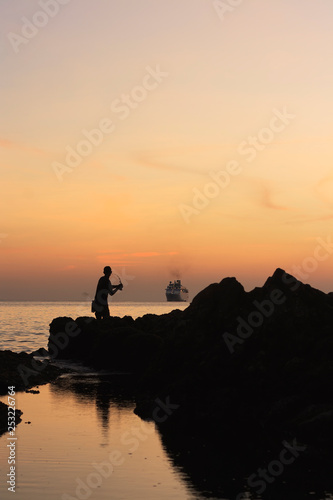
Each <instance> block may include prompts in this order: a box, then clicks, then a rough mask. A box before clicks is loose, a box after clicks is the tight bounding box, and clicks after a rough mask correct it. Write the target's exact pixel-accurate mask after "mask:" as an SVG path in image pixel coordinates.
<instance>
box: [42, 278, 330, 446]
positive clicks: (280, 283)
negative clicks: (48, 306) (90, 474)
mask: <svg viewBox="0 0 333 500" xmlns="http://www.w3.org/2000/svg"><path fill="white" fill-rule="evenodd" d="M68 324H69V325H70V327H69V326H68ZM66 325H67V329H68V328H69V329H71V328H72V329H73V332H79V333H77V335H74V336H73V335H72V336H70V335H67V337H68V338H67V340H66V339H63V342H64V344H63V347H61V346H60V344H61V335H60V336H59V335H58V337H59V338H57V334H59V333H60V334H61V332H64V331H66ZM332 326H333V299H332V295H331V294H325V293H323V292H322V291H320V290H316V289H314V288H312V287H311V286H309V285H305V284H303V283H301V282H300V281H298V280H297V279H296V278H294V277H293V276H291V275H289V274H287V273H285V272H284V271H283V270H282V269H277V270H276V271H275V272H274V274H273V275H272V276H271V277H269V278H268V279H267V280H266V282H265V283H264V285H263V286H262V287H257V288H255V289H254V290H252V291H250V292H245V290H244V288H243V286H242V285H241V284H240V283H239V282H238V281H237V280H236V279H235V278H225V279H223V280H222V281H221V282H220V283H214V284H212V285H209V286H208V287H207V288H205V289H204V290H202V291H201V292H200V293H199V294H198V295H197V296H196V297H195V298H194V299H193V301H192V303H191V305H190V306H189V307H188V308H187V309H185V310H184V311H179V310H175V311H172V312H171V313H170V314H165V315H161V316H156V315H145V316H143V317H142V318H138V319H136V320H135V321H134V320H133V319H132V318H129V317H127V318H114V317H111V318H110V319H109V320H107V321H102V322H97V321H96V320H94V319H93V318H78V319H77V320H75V321H73V320H72V319H71V318H57V319H56V320H54V321H53V322H52V323H51V327H50V339H49V345H52V343H53V342H56V341H58V344H59V346H58V351H59V352H58V356H59V357H74V358H76V359H80V360H81V361H84V362H87V363H90V364H92V365H94V366H97V367H103V368H108V369H110V370H124V371H132V372H133V373H135V375H136V380H138V381H139V388H140V389H141V390H142V392H144V394H145V396H144V401H145V404H144V405H139V407H141V408H145V407H146V408H150V407H151V405H150V404H149V403H147V392H148V393H149V394H150V397H151V401H154V400H155V398H156V397H157V396H158V397H160V398H161V397H163V396H168V397H170V398H171V399H172V401H175V402H176V403H177V404H179V409H177V411H175V412H174V413H172V415H170V418H168V419H167V421H166V422H165V424H163V425H164V426H165V427H172V428H177V429H182V430H183V431H184V432H189V431H191V432H194V433H195V432H197V429H199V428H200V429H201V431H200V432H207V434H209V435H210V434H211V433H213V434H214V432H215V433H216V435H217V436H224V438H227V437H228V435H233V433H237V432H238V429H239V427H240V426H241V427H242V432H244V434H245V435H248V436H250V435H257V433H258V431H259V430H260V429H265V432H266V433H268V434H269V433H272V434H273V435H274V436H278V439H283V436H285V435H290V433H293V436H294V437H296V438H297V437H298V436H299V437H301V438H302V439H304V440H308V441H309V442H310V441H311V442H312V443H314V442H315V440H314V436H315V434H316V432H318V430H319V427H320V425H321V424H320V423H323V425H324V427H325V433H326V442H327V443H331V442H332V436H333V430H332V426H330V423H331V410H332V408H333V402H332V392H333V391H332V390H333V376H332V375H333V366H332V359H333V328H332ZM65 344H66V345H65ZM311 405H313V406H314V407H316V408H317V409H318V408H319V409H320V408H323V407H325V411H324V410H323V411H319V410H318V412H317V413H315V414H314V415H313V416H311V418H310V417H309V418H308V419H305V418H299V416H300V415H301V414H302V412H304V411H306V409H307V408H308V407H309V406H311ZM143 413H144V412H143ZM203 429H204V431H203ZM217 429H218V431H217ZM221 439H222V437H221ZM322 445H323V443H322V440H321V446H322Z"/></svg>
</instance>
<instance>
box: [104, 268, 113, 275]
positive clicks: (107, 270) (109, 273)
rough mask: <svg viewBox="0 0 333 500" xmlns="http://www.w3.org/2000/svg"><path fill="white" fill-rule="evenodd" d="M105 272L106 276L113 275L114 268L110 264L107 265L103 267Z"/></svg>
mask: <svg viewBox="0 0 333 500" xmlns="http://www.w3.org/2000/svg"><path fill="white" fill-rule="evenodd" d="M103 273H104V274H105V276H111V274H112V269H111V267H110V266H105V267H104V269H103Z"/></svg>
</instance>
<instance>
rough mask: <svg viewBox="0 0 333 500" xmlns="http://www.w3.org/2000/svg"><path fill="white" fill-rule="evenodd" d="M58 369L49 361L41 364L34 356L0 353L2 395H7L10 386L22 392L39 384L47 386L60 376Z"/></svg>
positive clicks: (0, 388) (0, 391) (0, 392)
mask: <svg viewBox="0 0 333 500" xmlns="http://www.w3.org/2000/svg"><path fill="white" fill-rule="evenodd" d="M59 373H60V372H59V370H58V368H56V367H54V366H51V365H50V364H49V362H48V361H47V360H45V361H43V362H41V361H37V360H35V359H34V356H33V355H32V354H26V353H24V352H21V353H15V352H11V351H0V394H1V395H2V394H7V392H8V386H14V387H15V391H22V390H26V389H29V388H31V387H34V386H35V385H38V384H45V383H47V382H49V381H51V380H54V379H55V378H56V377H57V376H58V375H59Z"/></svg>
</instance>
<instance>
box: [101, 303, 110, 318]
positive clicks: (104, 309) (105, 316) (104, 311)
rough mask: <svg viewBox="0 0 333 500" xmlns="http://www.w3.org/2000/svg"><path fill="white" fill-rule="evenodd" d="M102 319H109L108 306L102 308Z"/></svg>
mask: <svg viewBox="0 0 333 500" xmlns="http://www.w3.org/2000/svg"><path fill="white" fill-rule="evenodd" d="M102 315H103V319H106V318H109V317H110V309H109V306H108V305H106V306H104V307H103V313H102Z"/></svg>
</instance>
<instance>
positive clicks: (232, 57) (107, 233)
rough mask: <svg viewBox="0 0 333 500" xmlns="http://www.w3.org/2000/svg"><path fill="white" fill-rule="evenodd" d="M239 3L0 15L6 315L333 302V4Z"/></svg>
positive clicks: (25, 2)
mask: <svg viewBox="0 0 333 500" xmlns="http://www.w3.org/2000/svg"><path fill="white" fill-rule="evenodd" d="M236 3H237V2H235V1H229V0H225V1H222V0H221V1H214V0H38V1H35V0H10V1H6V2H5V1H1V2H0V13H1V15H0V25H1V49H0V55H1V66H2V67H1V77H0V78H1V130H0V150H1V172H2V175H1V183H2V184H1V186H2V189H1V224H0V258H1V264H0V265H1V282H0V300H80V299H82V298H84V297H88V296H91V295H93V294H94V291H95V287H96V281H97V279H98V278H99V277H100V276H101V273H102V269H103V267H104V265H110V266H111V267H112V268H113V269H114V270H115V271H116V272H117V273H118V274H119V275H120V276H122V278H123V279H124V282H126V283H125V284H126V286H125V288H124V291H123V292H122V295H121V296H120V294H119V296H118V299H121V300H137V301H141V300H158V301H159V300H164V288H165V286H166V284H167V283H168V281H169V279H174V278H176V277H178V276H180V277H181V278H182V280H183V282H184V284H185V285H186V286H188V288H189V290H190V296H191V298H192V297H193V296H194V295H195V294H196V293H197V292H198V291H200V289H202V288H203V287H204V286H206V285H208V284H209V283H211V282H216V281H220V280H221V279H222V278H224V277H226V276H235V277H236V278H237V279H238V280H239V281H240V282H241V283H242V284H243V285H244V287H245V289H246V290H250V289H252V288H253V287H254V286H261V285H262V284H263V283H264V281H265V279H266V278H267V277H268V276H269V275H271V274H272V273H273V272H274V270H275V269H276V268H277V267H282V268H284V269H286V270H287V271H289V272H292V274H296V275H297V273H299V274H298V276H297V277H299V278H300V279H301V278H303V279H302V281H304V282H307V283H310V284H311V285H313V286H315V287H317V288H320V289H322V290H324V291H331V290H333V234H332V222H333V147H332V130H333V128H332V125H333V98H332V88H333V64H332V61H333V30H332V19H333V2H332V0H316V1H314V0H302V1H300V0H270V1H267V0H246V1H245V0H244V1H243V2H241V1H239V2H238V4H239V5H238V6H237V7H236V6H232V5H235V4H236ZM331 238H332V242H331Z"/></svg>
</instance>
